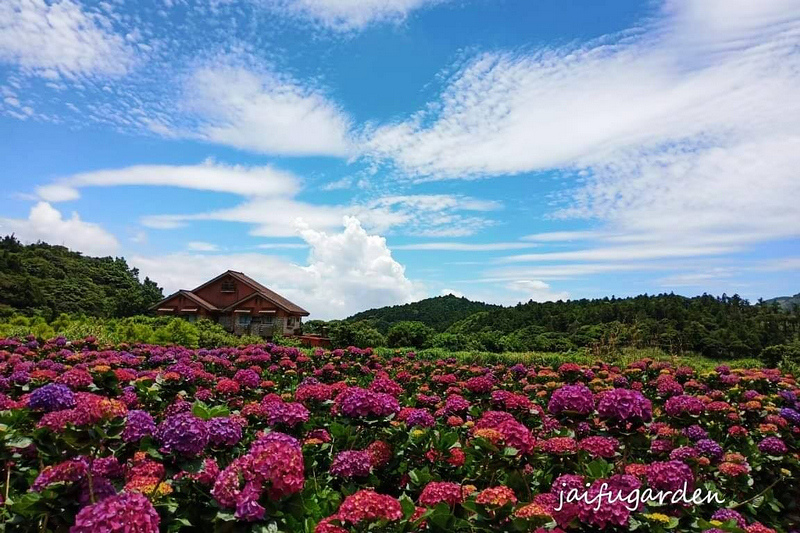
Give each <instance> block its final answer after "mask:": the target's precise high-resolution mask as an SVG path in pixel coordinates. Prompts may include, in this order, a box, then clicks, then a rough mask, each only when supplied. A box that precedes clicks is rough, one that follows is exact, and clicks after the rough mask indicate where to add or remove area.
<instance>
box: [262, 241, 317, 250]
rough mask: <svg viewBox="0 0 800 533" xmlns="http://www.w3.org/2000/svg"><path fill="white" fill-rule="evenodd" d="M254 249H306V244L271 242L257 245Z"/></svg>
mask: <svg viewBox="0 0 800 533" xmlns="http://www.w3.org/2000/svg"><path fill="white" fill-rule="evenodd" d="M256 248H261V249H262V250H291V249H297V248H308V244H305V243H299V242H296V243H295V242H273V243H266V244H259V245H257V246H256Z"/></svg>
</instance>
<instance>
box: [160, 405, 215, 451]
mask: <svg viewBox="0 0 800 533" xmlns="http://www.w3.org/2000/svg"><path fill="white" fill-rule="evenodd" d="M156 438H157V439H158V440H159V442H161V451H163V452H164V453H171V452H176V453H179V454H182V455H199V454H200V453H201V452H202V451H203V448H205V447H206V444H208V425H207V423H206V422H205V421H204V420H201V419H199V418H197V417H196V416H194V415H193V414H191V413H179V414H177V415H172V416H169V417H167V418H166V419H164V421H162V422H161V424H159V425H158V429H157V430H156Z"/></svg>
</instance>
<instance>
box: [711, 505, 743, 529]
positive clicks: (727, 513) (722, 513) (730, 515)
mask: <svg viewBox="0 0 800 533" xmlns="http://www.w3.org/2000/svg"><path fill="white" fill-rule="evenodd" d="M711 520H719V521H720V522H727V521H728V520H736V525H737V526H738V527H740V528H742V529H744V528H745V527H746V526H747V520H745V519H744V517H743V516H742V515H741V514H739V512H738V511H734V510H733V509H719V510H717V511H716V512H715V513H714V514H713V515H711Z"/></svg>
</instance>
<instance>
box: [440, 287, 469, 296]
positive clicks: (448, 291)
mask: <svg viewBox="0 0 800 533" xmlns="http://www.w3.org/2000/svg"><path fill="white" fill-rule="evenodd" d="M439 294H440V295H441V296H448V295H453V296H455V297H456V298H463V297H464V293H463V292H460V291H456V290H453V289H442V291H441V292H440V293H439Z"/></svg>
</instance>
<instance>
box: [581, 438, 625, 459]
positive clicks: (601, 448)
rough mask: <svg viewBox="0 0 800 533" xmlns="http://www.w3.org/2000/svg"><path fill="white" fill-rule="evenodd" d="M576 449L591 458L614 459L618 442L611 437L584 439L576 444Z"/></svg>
mask: <svg viewBox="0 0 800 533" xmlns="http://www.w3.org/2000/svg"><path fill="white" fill-rule="evenodd" d="M578 448H579V449H581V450H584V451H586V452H588V453H589V455H591V456H592V457H605V458H610V457H614V455H616V453H617V448H619V441H618V440H617V439H615V438H612V437H586V438H585V439H583V440H581V441H580V442H579V443H578Z"/></svg>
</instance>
